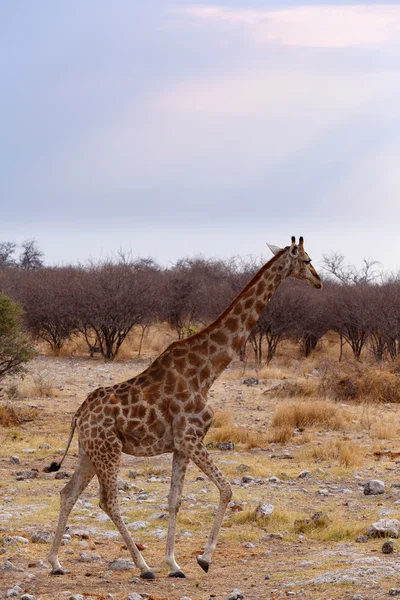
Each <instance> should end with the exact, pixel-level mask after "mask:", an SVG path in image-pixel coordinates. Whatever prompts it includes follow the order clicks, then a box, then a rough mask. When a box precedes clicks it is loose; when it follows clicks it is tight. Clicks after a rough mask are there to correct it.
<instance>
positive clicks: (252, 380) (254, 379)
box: [243, 377, 260, 385]
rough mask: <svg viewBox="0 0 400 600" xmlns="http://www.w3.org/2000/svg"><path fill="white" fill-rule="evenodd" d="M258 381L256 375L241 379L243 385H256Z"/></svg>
mask: <svg viewBox="0 0 400 600" xmlns="http://www.w3.org/2000/svg"><path fill="white" fill-rule="evenodd" d="M259 383H260V381H259V380H258V379H257V377H246V378H245V379H243V385H258V384H259Z"/></svg>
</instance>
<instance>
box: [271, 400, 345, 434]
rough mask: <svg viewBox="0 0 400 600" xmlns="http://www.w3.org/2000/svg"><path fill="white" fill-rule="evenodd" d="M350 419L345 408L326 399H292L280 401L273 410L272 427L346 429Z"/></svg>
mask: <svg viewBox="0 0 400 600" xmlns="http://www.w3.org/2000/svg"><path fill="white" fill-rule="evenodd" d="M350 421H351V419H350V415H349V414H348V413H347V411H346V409H344V408H343V407H339V406H337V405H335V404H333V403H332V402H329V401H327V400H313V401H312V402H310V401H307V400H292V401H286V402H282V404H280V406H278V408H277V409H276V411H275V414H274V417H273V419H272V427H274V428H282V427H291V428H292V429H295V428H297V429H304V428H306V427H323V428H325V429H332V430H346V429H348V428H349V422H350Z"/></svg>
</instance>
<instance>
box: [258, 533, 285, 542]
mask: <svg viewBox="0 0 400 600" xmlns="http://www.w3.org/2000/svg"><path fill="white" fill-rule="evenodd" d="M269 540H283V534H282V533H266V534H265V535H263V536H262V537H261V540H260V541H261V542H268V541H269Z"/></svg>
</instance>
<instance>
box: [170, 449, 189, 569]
mask: <svg viewBox="0 0 400 600" xmlns="http://www.w3.org/2000/svg"><path fill="white" fill-rule="evenodd" d="M188 462H189V458H188V457H187V456H186V455H185V454H183V453H182V452H178V451H175V452H174V455H173V459H172V475H171V488H170V491H169V496H168V504H169V523H168V535H167V547H166V552H165V562H166V563H167V565H168V566H169V567H170V569H171V570H170V572H169V574H168V577H186V575H185V573H184V572H183V571H182V569H181V568H180V566H179V565H178V563H177V562H176V560H175V554H174V546H175V531H176V520H177V517H178V511H179V507H180V503H181V496H182V490H183V482H184V479H185V474H186V469H187V465H188Z"/></svg>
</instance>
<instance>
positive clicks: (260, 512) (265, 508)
mask: <svg viewBox="0 0 400 600" xmlns="http://www.w3.org/2000/svg"><path fill="white" fill-rule="evenodd" d="M273 512H274V506H273V505H272V504H259V505H258V506H257V508H256V519H259V518H260V517H268V516H269V515H272V513H273Z"/></svg>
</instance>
